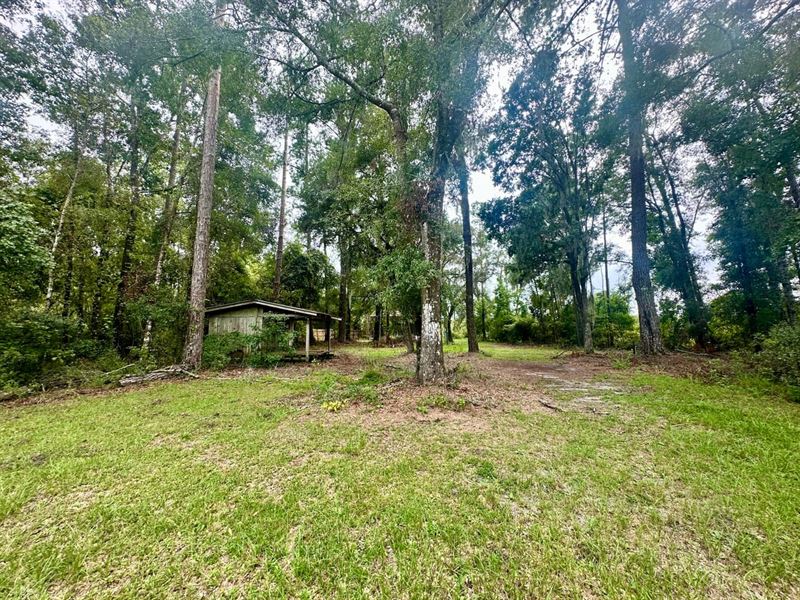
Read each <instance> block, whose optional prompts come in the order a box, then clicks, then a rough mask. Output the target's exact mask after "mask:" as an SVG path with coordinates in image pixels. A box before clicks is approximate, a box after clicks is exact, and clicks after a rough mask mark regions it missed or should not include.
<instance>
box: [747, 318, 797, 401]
mask: <svg viewBox="0 0 800 600" xmlns="http://www.w3.org/2000/svg"><path fill="white" fill-rule="evenodd" d="M761 345H762V351H761V352H760V353H759V354H758V355H757V359H758V363H759V366H760V367H761V369H762V370H763V371H764V372H766V373H767V374H768V375H769V376H770V377H772V378H774V379H776V380H777V381H780V382H782V383H786V384H788V385H791V386H794V387H797V388H800V324H798V323H793V324H790V323H781V324H779V325H776V326H775V327H773V328H772V329H770V331H769V335H767V336H766V337H765V338H764V340H763V342H762V344H761Z"/></svg>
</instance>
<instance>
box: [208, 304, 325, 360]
mask: <svg viewBox="0 0 800 600" xmlns="http://www.w3.org/2000/svg"><path fill="white" fill-rule="evenodd" d="M269 315H281V316H283V317H286V318H287V326H288V327H291V328H295V329H296V328H297V327H298V326H299V327H304V328H305V357H306V360H311V337H312V335H311V333H312V328H314V327H315V326H318V327H320V328H322V329H323V330H324V340H325V343H326V346H327V352H326V353H327V354H330V352H331V325H332V323H333V321H339V320H340V319H338V318H337V317H332V316H331V315H329V314H328V313H323V312H317V311H314V310H308V309H306V308H298V307H296V306H287V305H286V304H279V303H277V302H268V301H266V300H248V301H245V302H232V303H230V304H220V305H218V306H212V307H210V308H207V309H206V319H207V330H206V333H207V334H222V333H231V332H234V331H238V332H239V333H254V332H256V331H258V330H259V328H261V327H262V326H263V323H264V319H265V318H267V317H268V316H269ZM323 354H325V352H324V353H323Z"/></svg>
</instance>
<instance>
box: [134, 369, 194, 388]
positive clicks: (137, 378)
mask: <svg viewBox="0 0 800 600" xmlns="http://www.w3.org/2000/svg"><path fill="white" fill-rule="evenodd" d="M180 375H186V376H189V377H193V378H194V379H199V377H200V376H199V375H197V374H196V373H192V372H191V371H187V370H186V369H184V368H183V367H181V366H180V365H172V366H171V367H164V368H162V369H156V370H155V371H150V372H149V373H145V374H144V375H129V376H128V377H123V378H122V379H120V380H119V384H120V385H122V386H125V385H134V384H137V383H148V382H150V381H159V380H160V379H168V378H170V377H178V376H180Z"/></svg>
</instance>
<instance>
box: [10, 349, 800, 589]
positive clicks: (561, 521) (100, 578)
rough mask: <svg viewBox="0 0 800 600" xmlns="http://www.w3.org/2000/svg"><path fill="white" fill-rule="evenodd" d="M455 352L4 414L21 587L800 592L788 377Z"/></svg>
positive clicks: (371, 357) (363, 353) (798, 477)
mask: <svg viewBox="0 0 800 600" xmlns="http://www.w3.org/2000/svg"><path fill="white" fill-rule="evenodd" d="M449 349H450V350H451V355H450V356H451V359H452V360H451V364H454V365H455V372H454V374H453V379H452V381H451V382H450V384H449V385H448V387H447V388H444V389H443V391H437V390H431V389H430V388H420V387H418V386H416V385H414V384H413V383H412V382H411V381H410V377H409V373H408V370H409V369H408V367H409V365H411V364H413V362H411V361H409V360H407V359H406V358H404V357H403V356H402V355H401V353H402V351H391V352H390V351H388V350H386V349H380V350H377V351H372V350H371V349H368V348H358V349H356V350H355V351H354V352H352V353H350V354H346V355H343V356H341V357H340V358H337V359H336V360H334V361H332V362H330V363H327V364H323V365H317V366H313V367H308V366H297V365H295V366H290V367H284V368H279V369H277V370H271V371H246V372H237V373H224V374H222V375H209V376H208V377H205V378H203V379H201V380H198V381H188V382H173V383H163V384H159V385H153V386H150V387H146V388H142V389H137V390H124V391H111V392H105V393H101V394H97V395H88V396H76V397H72V398H67V399H58V400H53V401H49V402H46V403H42V404H35V405H20V404H7V405H2V406H0V597H3V598H39V597H53V598H74V597H91V598H104V597H107V598H112V597H113V598H147V597H152V598H162V597H176V598H194V597H198V596H209V597H220V598H239V597H252V598H264V597H271V598H373V597H375V598H451V597H477V598H497V597H507V598H539V597H542V598H544V597H559V598H560V597H566V598H585V597H617V598H662V597H664V598H666V597H670V598H674V597H689V598H692V597H694V598H707V597H720V598H723V597H724V598H727V597H775V598H781V597H785V598H789V597H797V595H798V594H800V587H799V586H800V582H798V577H799V576H800V535H798V534H799V533H800V493H798V492H800V461H798V460H797V457H798V456H800V406H798V405H797V404H793V403H791V402H789V401H787V400H786V399H785V398H783V397H782V396H781V395H780V393H778V391H776V389H775V388H773V387H768V386H764V385H762V384H760V383H759V382H757V381H753V382H745V383H742V382H741V381H740V380H737V381H736V383H734V382H732V381H729V380H726V379H722V378H721V379H719V380H715V379H714V378H713V377H706V378H699V377H693V378H692V377H676V376H672V375H670V374H668V373H667V372H660V371H659V370H657V369H646V368H639V367H636V366H631V365H629V364H619V363H613V362H609V361H607V360H604V359H600V358H598V359H596V360H595V362H592V360H590V359H571V358H566V357H561V358H558V359H555V360H554V359H553V358H552V357H553V356H555V355H557V354H558V352H557V351H554V350H551V349H546V348H545V349H542V348H513V347H510V346H500V345H487V347H486V349H485V351H486V354H485V355H482V356H480V357H477V358H472V357H464V356H463V355H461V354H460V353H459V352H460V350H462V349H461V348H460V347H459V346H458V345H455V346H453V347H450V348H449Z"/></svg>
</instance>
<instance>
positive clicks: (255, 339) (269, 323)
mask: <svg viewBox="0 0 800 600" xmlns="http://www.w3.org/2000/svg"><path fill="white" fill-rule="evenodd" d="M294 339H295V332H294V331H290V330H289V329H287V327H286V319H285V318H283V317H278V316H270V317H265V318H264V322H263V325H262V327H261V329H259V330H258V331H256V332H255V333H250V334H246V333H240V332H238V331H232V332H230V333H221V334H212V335H208V336H206V339H205V342H204V344H203V366H204V367H205V368H207V369H212V370H215V371H218V370H220V369H224V368H226V367H229V366H232V365H233V366H242V365H247V366H249V367H274V366H275V365H277V364H278V363H279V362H280V360H281V358H282V357H283V355H284V354H287V353H289V352H292V346H293V344H294Z"/></svg>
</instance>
